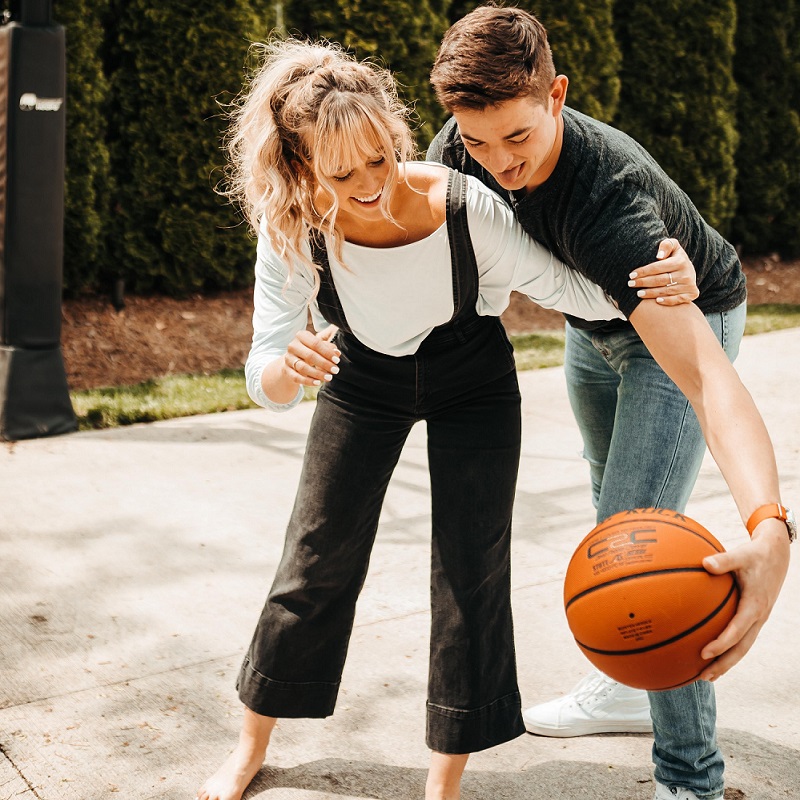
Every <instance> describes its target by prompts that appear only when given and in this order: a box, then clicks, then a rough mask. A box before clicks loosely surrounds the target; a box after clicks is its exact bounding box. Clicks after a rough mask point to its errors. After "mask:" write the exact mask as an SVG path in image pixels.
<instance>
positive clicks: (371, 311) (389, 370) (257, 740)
mask: <svg viewBox="0 0 800 800" xmlns="http://www.w3.org/2000/svg"><path fill="white" fill-rule="evenodd" d="M405 115H406V111H405V109H404V107H403V106H402V105H401V104H400V103H399V102H398V100H397V96H396V91H395V87H394V84H393V81H392V78H391V76H390V75H389V74H388V73H387V72H386V71H384V70H381V69H379V68H377V67H376V66H374V65H372V64H360V63H357V62H355V61H353V60H352V59H351V58H349V57H348V56H347V55H345V54H344V53H342V52H341V51H340V50H338V49H337V48H335V47H332V46H329V45H321V44H309V43H304V42H299V41H294V40H289V41H285V42H282V43H279V44H275V45H271V46H269V47H267V48H266V58H265V60H264V64H263V67H262V68H261V70H260V71H259V72H258V74H257V75H256V76H255V78H254V80H253V81H252V83H251V85H250V87H249V90H248V91H247V93H246V94H245V95H244V97H243V100H242V102H241V103H240V104H239V105H238V107H237V109H236V112H235V115H234V120H233V124H232V128H231V135H230V138H229V142H228V146H229V154H230V156H231V160H232V165H233V169H232V176H231V187H230V194H231V196H232V197H233V198H234V199H236V200H237V201H238V202H240V203H241V204H242V206H243V209H244V212H245V214H246V216H247V218H248V219H249V221H250V223H251V224H252V226H253V228H254V229H255V230H256V231H258V232H259V242H258V259H257V265H256V287H255V314H254V336H253V346H252V349H251V352H250V356H249V358H248V361H247V368H246V375H247V383H248V389H249V391H250V394H251V396H252V397H253V399H254V400H256V402H258V403H260V404H261V405H263V406H265V407H267V408H272V409H275V410H282V409H288V408H290V407H292V406H293V405H294V404H296V403H297V402H299V400H300V398H301V396H302V386H303V385H314V384H316V385H319V386H321V387H322V390H321V391H320V393H319V396H318V399H317V404H316V409H315V412H314V416H313V420H312V423H311V428H310V431H309V434H308V442H307V448H306V455H305V460H304V465H303V471H302V476H301V479H300V487H299V490H298V494H297V499H296V501H295V506H294V510H293V512H292V516H291V520H290V522H289V527H288V531H287V535H286V545H285V550H284V554H283V558H282V560H281V563H280V566H279V567H278V571H277V575H276V577H275V580H274V583H273V586H272V589H271V591H270V594H269V597H268V599H267V602H266V606H265V608H264V610H263V612H262V615H261V619H260V621H259V623H258V626H257V628H256V631H255V635H254V637H253V640H252V643H251V645H250V649H249V651H248V654H247V656H246V658H245V660H244V664H243V666H242V669H241V671H240V674H239V679H238V691H239V696H240V699H241V700H242V702H243V704H244V706H245V709H244V722H243V726H242V730H241V734H240V739H239V744H238V746H237V748H236V749H235V750H234V752H233V754H232V755H231V756H230V757H229V758H228V760H227V761H226V762H225V763H224V764H223V766H222V767H221V768H220V770H219V771H218V772H217V773H216V774H215V775H213V776H212V777H211V778H210V779H209V780H208V781H207V782H206V783H205V785H204V786H203V788H202V789H200V791H199V792H198V798H200V800H232V799H235V800H238V798H240V797H241V795H242V793H243V792H244V790H245V788H246V786H247V785H248V783H249V782H250V781H251V780H252V779H253V777H254V775H255V774H256V772H257V771H258V769H259V767H260V766H261V764H262V762H263V759H264V756H265V752H266V748H267V744H268V742H269V737H270V733H271V731H272V729H273V727H274V725H275V722H276V719H277V718H279V717H325V716H328V715H330V714H331V713H332V712H333V709H334V705H335V701H336V695H337V692H338V688H339V682H340V677H341V672H342V668H343V664H344V658H345V653H346V650H347V645H348V640H349V637H350V633H351V629H352V625H353V618H354V613H355V603H356V599H357V597H358V594H359V592H360V590H361V587H362V584H363V581H364V576H365V573H366V569H367V563H368V559H369V555H370V551H371V548H372V544H373V540H374V536H375V531H376V528H377V524H378V516H379V514H380V509H381V504H382V502H383V497H384V493H385V491H386V487H387V484H388V482H389V478H390V477H391V474H392V471H393V469H394V467H395V464H396V463H397V460H398V458H399V455H400V450H401V448H402V446H403V443H404V441H405V439H406V437H407V435H408V433H409V431H410V429H411V427H412V426H413V425H414V423H415V422H417V421H419V420H425V421H426V423H427V429H428V456H429V468H430V475H431V493H432V517H433V520H432V522H433V525H432V527H433V548H432V582H431V583H432V599H431V604H432V627H431V655H430V674H429V686H428V704H427V709H428V726H427V727H428V745H429V746H430V748H431V750H432V751H433V754H432V759H431V768H430V772H429V776H428V781H427V786H426V797H427V798H428V800H433V798H456V797H458V793H459V784H460V779H461V774H462V772H463V769H464V766H465V764H466V761H467V758H468V754H469V753H471V752H474V751H477V750H482V749H485V748H488V747H492V746H494V745H496V744H500V743H501V742H505V741H507V740H509V739H511V738H513V737H516V736H518V735H519V734H521V733H522V732H523V731H524V727H523V724H522V719H521V711H520V698H519V693H518V689H517V679H516V666H515V661H514V646H513V640H512V625H511V607H510V596H509V535H510V528H511V509H512V504H513V499H514V490H515V484H516V476H517V469H518V462H519V449H520V410H519V390H518V386H517V379H516V373H515V370H514V358H513V352H512V348H511V345H510V343H509V342H508V339H507V337H506V335H505V333H504V331H503V328H502V326H501V324H500V322H499V320H498V315H499V314H500V313H501V312H502V311H503V310H504V309H505V307H506V305H507V304H508V300H509V293H510V292H511V291H512V290H514V289H516V290H519V291H522V292H524V293H526V294H528V295H529V296H530V297H531V298H533V299H534V300H535V301H536V302H538V303H540V304H541V305H543V306H546V307H549V308H557V309H559V310H561V311H565V312H569V313H576V314H580V315H582V316H584V317H588V318H591V319H615V318H620V317H621V314H620V312H619V311H618V310H617V308H616V307H615V306H614V305H613V304H612V303H611V302H609V301H608V299H607V298H606V296H605V295H604V293H603V292H602V291H601V290H600V289H599V288H598V287H597V286H596V285H594V284H592V283H590V282H589V281H587V280H586V279H584V278H583V277H582V276H581V275H579V274H578V273H575V272H572V271H570V270H568V269H566V268H565V267H564V266H563V265H562V264H561V263H560V262H558V261H556V260H555V259H553V257H552V256H551V255H550V253H549V252H547V251H546V250H544V249H543V248H541V247H540V246H539V245H537V244H536V243H535V242H534V241H533V240H532V239H530V238H529V237H528V236H527V235H526V234H525V233H524V232H523V231H522V230H521V229H520V228H519V227H518V226H517V225H516V224H515V223H514V219H513V214H512V213H511V212H510V210H509V209H508V208H507V207H506V205H505V204H504V203H503V202H502V201H501V200H500V199H499V198H498V197H497V196H496V195H494V194H493V193H492V192H491V191H490V190H488V189H486V188H485V187H484V186H483V185H482V184H481V183H480V182H479V181H477V180H475V179H473V178H465V177H464V176H462V175H460V174H459V173H456V172H453V171H452V170H449V169H447V168H445V167H442V166H439V165H433V164H425V163H419V162H413V161H411V160H410V158H411V156H412V154H413V146H412V140H411V134H410V131H409V128H408V125H407V123H406V119H405ZM662 249H664V250H665V251H666V249H667V248H666V246H665V247H663V248H662ZM668 272H671V273H672V276H671V278H670V281H669V282H670V283H673V286H672V287H671V288H670V289H669V290H667V291H669V292H671V293H672V294H673V295H674V294H676V293H678V292H680V293H685V291H686V285H685V283H684V281H685V280H686V279H687V278H688V280H689V283H691V281H692V279H693V268H692V265H691V263H690V262H688V260H687V259H685V257H684V256H683V255H682V254H679V255H678V256H675V257H670V258H668V259H666V260H665V261H663V262H661V263H660V264H654V265H650V266H649V267H647V268H645V269H644V270H640V273H641V274H643V275H645V276H648V280H652V283H653V284H655V285H658V284H662V285H663V284H664V283H667V280H666V273H668ZM658 275H661V276H663V277H662V279H658V278H656V277H655V276H658ZM664 291H665V290H664V289H655V290H651V291H648V294H649V295H650V296H658V295H662V296H663V297H668V295H667V294H664ZM667 302H670V300H667ZM309 308H310V309H311V311H312V315H313V317H314V319H315V322H316V323H317V329H318V330H319V329H320V328H324V326H325V325H326V324H329V325H331V326H335V327H328V328H325V330H323V332H322V333H319V334H313V333H310V332H308V331H307V330H306V321H307V313H308V309H309Z"/></svg>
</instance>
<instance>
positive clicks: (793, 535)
mask: <svg viewBox="0 0 800 800" xmlns="http://www.w3.org/2000/svg"><path fill="white" fill-rule="evenodd" d="M786 527H787V528H788V529H789V540H790V541H792V542H793V541H795V539H797V520H796V519H795V517H794V511H792V509H791V508H787V509H786Z"/></svg>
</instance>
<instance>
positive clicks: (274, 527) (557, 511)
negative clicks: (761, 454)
mask: <svg viewBox="0 0 800 800" xmlns="http://www.w3.org/2000/svg"><path fill="white" fill-rule="evenodd" d="M798 364H800V330H792V331H782V332H775V333H770V334H763V335H760V336H756V337H748V338H746V339H745V342H744V344H743V347H742V355H741V357H740V359H739V362H738V368H739V371H740V373H741V374H742V376H743V378H744V380H745V382H746V383H747V385H748V386H749V388H750V389H751V391H752V393H753V394H754V396H755V398H756V400H757V402H758V404H759V406H760V408H761V410H762V413H763V415H764V417H765V419H766V421H767V424H768V427H769V428H770V431H771V433H772V436H773V439H774V441H775V446H776V450H777V455H778V461H779V467H780V471H781V474H782V488H783V495H784V500H785V502H787V503H789V504H794V506H795V507H798V506H800V400H798V398H800V378H798V373H797V365H798ZM521 381H522V386H523V395H524V399H525V422H524V436H525V440H524V450H523V464H522V473H521V480H520V485H519V493H518V504H517V512H516V523H515V543H514V572H513V585H514V604H515V613H516V628H517V637H518V651H519V668H520V685H521V688H522V692H523V697H524V701H525V703H526V704H532V703H534V702H538V701H541V700H544V699H548V698H550V697H551V696H555V695H556V694H558V693H560V692H564V691H566V690H568V689H569V688H570V687H571V685H572V684H573V683H574V682H575V681H576V680H577V679H578V678H580V677H581V676H582V675H584V674H585V673H586V672H587V669H588V665H587V662H586V661H585V660H584V659H583V657H582V655H581V654H580V653H579V652H578V650H577V648H576V647H575V645H574V643H573V642H572V640H571V638H570V636H569V633H568V631H567V628H566V624H565V621H564V617H563V610H562V608H561V603H560V592H561V580H562V576H563V569H564V567H565V564H566V561H567V559H568V556H569V554H570V553H571V551H572V549H573V548H574V546H575V544H576V542H577V541H578V540H579V538H581V537H582V536H583V535H584V533H585V532H587V531H588V530H589V529H590V528H591V527H592V525H593V510H592V508H591V505H590V500H589V490H588V475H587V469H586V467H585V465H584V463H583V462H582V460H581V459H580V457H579V454H578V453H579V437H578V433H577V430H576V428H575V425H574V422H573V420H572V417H571V413H570V411H569V409H568V406H567V401H566V394H565V389H564V381H563V372H562V370H561V369H558V368H556V369H549V370H540V371H536V372H526V373H522V374H521ZM312 410H313V404H304V405H303V406H301V407H300V408H299V409H297V410H295V411H294V412H292V413H289V414H284V415H276V414H270V413H268V412H265V411H244V412H237V413H229V414H219V415H214V416H207V417H198V418H190V419H182V420H175V421H170V422H166V423H157V424H150V425H137V426H133V427H129V428H124V429H117V430H112V431H98V432H90V433H79V434H72V435H68V436H62V437H58V438H54V439H41V440H35V441H29V442H20V443H17V444H5V445H0V514H1V515H2V516H1V517H0V520H1V521H2V522H1V527H0V648H1V649H0V800H10V799H11V798H14V800H34V798H40V799H41V800H100V799H101V798H110V799H111V800H134V798H135V800H147V799H148V798H169V800H173V799H175V800H177V799H178V798H187V799H190V798H193V797H194V790H195V788H196V787H197V786H198V785H199V784H200V783H201V782H202V780H203V779H204V778H205V777H206V775H207V774H209V773H210V772H211V771H213V770H214V769H216V767H217V765H218V763H219V762H220V761H221V760H222V758H223V757H224V756H225V755H226V754H227V752H228V750H229V749H230V747H231V746H232V745H233V742H234V740H235V736H236V733H237V730H238V723H239V706H238V700H237V698H236V695H235V691H234V686H233V684H234V678H235V674H236V671H237V669H238V666H239V663H240V659H241V656H242V652H243V650H244V647H245V646H246V645H247V643H248V642H249V638H250V634H251V632H252V628H253V625H254V624H255V621H256V617H257V615H258V613H259V610H260V608H261V605H262V603H263V599H264V595H265V593H266V590H267V588H268V585H269V583H270V580H271V576H272V573H273V570H274V568H275V565H276V562H277V560H278V558H279V556H280V552H281V544H282V537H283V530H284V526H285V524H286V521H287V518H288V515H289V512H290V510H291V505H292V501H293V496H294V491H295V487H296V483H297V478H298V473H299V467H300V462H301V458H302V453H303V446H304V434H305V431H306V429H307V425H308V420H309V418H310V415H311V413H312ZM428 505H429V496H428V488H427V475H426V459H425V449H424V429H423V428H421V427H419V426H418V428H417V429H415V432H414V433H413V435H412V437H411V439H410V440H409V442H408V445H407V447H406V449H405V451H404V455H403V458H402V461H401V464H400V466H399V468H398V470H397V472H396V475H395V479H394V481H393V484H392V486H391V488H390V491H389V495H388V499H387V502H386V505H385V509H384V515H383V518H382V526H381V529H380V531H379V535H378V544H377V546H376V548H375V552H374V556H373V561H372V568H371V571H370V575H369V578H368V582H367V586H366V588H365V590H364V593H363V596H362V599H361V601H360V605H359V610H358V617H357V621H356V623H357V624H356V629H355V632H354V636H353V641H352V645H351V648H350V656H349V660H348V664H347V668H346V671H345V676H344V682H343V686H342V690H341V694H340V699H339V705H338V708H337V712H336V714H335V715H334V716H333V717H331V718H329V719H327V720H324V721H286V722H283V723H282V724H281V725H280V726H279V728H278V730H277V731H276V734H275V735H274V738H273V743H272V746H271V751H270V753H269V755H268V761H267V764H268V766H267V767H265V768H264V769H262V771H261V773H259V775H258V776H257V778H256V780H255V782H254V784H253V786H252V788H251V789H250V790H249V791H248V793H247V795H246V797H248V798H264V800H297V799H299V798H303V799H304V800H316V799H318V798H333V799H335V800H348V798H358V799H360V798H375V799H376V800H395V799H397V800H401V799H402V800H410V799H411V798H421V797H422V796H423V786H424V779H425V771H426V766H427V759H428V753H427V750H426V748H425V745H424V697H425V679H426V669H427V663H426V662H427V628H428V612H427V602H428V601H427V591H428V589H427V587H428V549H429V517H428ZM689 512H690V513H692V514H693V515H694V516H696V517H697V518H698V519H699V520H700V521H701V522H703V523H704V524H706V525H707V527H709V528H710V529H711V530H712V531H713V532H714V533H715V534H716V535H717V536H718V537H719V538H720V539H721V540H722V541H723V542H724V543H725V544H726V545H728V546H734V545H735V544H737V543H738V542H741V541H743V540H744V538H745V537H746V533H745V531H744V528H743V526H742V525H741V524H740V522H739V521H738V516H737V513H736V511H735V508H734V504H733V501H732V500H731V498H730V496H729V494H728V492H727V489H726V487H725V484H724V482H723V481H722V479H721V477H720V475H719V473H718V471H717V469H716V466H715V465H714V463H713V461H712V460H711V459H710V458H707V459H706V462H705V464H704V467H703V471H702V475H701V478H700V481H699V483H698V486H697V489H696V492H695V495H694V499H693V501H692V504H691V506H690V509H689ZM795 547H800V544H798V545H795ZM798 555H799V554H798V552H797V550H795V553H794V560H793V562H792V566H791V569H790V574H789V578H788V579H787V583H786V585H785V587H784V591H783V593H782V595H781V598H780V600H779V602H778V605H777V606H776V608H775V611H774V613H773V616H772V618H771V620H770V622H769V624H768V625H767V627H766V628H765V629H764V631H763V632H762V635H761V637H760V638H759V641H758V642H757V644H756V646H755V647H754V649H753V650H752V651H751V653H750V654H749V655H748V657H747V658H746V659H745V660H744V661H743V662H742V663H741V664H740V665H739V666H738V668H737V669H736V670H735V671H734V672H732V673H731V674H730V675H728V676H726V677H725V678H724V679H723V680H721V681H720V682H719V684H718V699H719V707H720V712H719V727H720V738H721V742H722V745H723V747H724V750H725V751H726V753H727V755H728V764H729V770H728V782H729V787H731V789H735V790H739V791H738V792H736V791H731V792H729V796H730V797H731V798H734V799H737V800H739V799H740V798H748V800H778V798H781V799H785V798H797V797H800V637H798V634H797V627H796V626H797V611H796V610H797V608H798V606H800V558H798ZM650 745H651V741H650V738H649V737H648V736H615V735H608V736H595V737H588V738H581V739H571V740H558V739H544V738H538V737H533V736H530V735H525V736H523V737H520V738H518V739H517V740H515V741H513V742H511V743H509V744H506V745H504V746H502V747H499V748H496V749H494V750H491V751H487V752H484V753H480V754H477V755H476V756H474V757H473V758H472V760H471V762H470V766H469V769H468V773H467V777H466V778H465V781H464V792H463V797H464V798H465V800H472V799H474V798H493V799H495V800H505V799H506V798H507V799H508V800H545V799H549V798H566V799H567V800H573V799H574V800H579V799H582V798H592V799H594V798H597V799H602V800H649V799H650V798H652V795H653V784H652V777H651V769H650V755H649V754H650Z"/></svg>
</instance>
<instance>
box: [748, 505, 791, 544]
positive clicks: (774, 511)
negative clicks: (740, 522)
mask: <svg viewBox="0 0 800 800" xmlns="http://www.w3.org/2000/svg"><path fill="white" fill-rule="evenodd" d="M770 517H775V518H776V519H782V520H783V521H784V522H785V521H786V509H785V508H784V507H783V506H782V505H781V504H780V503H767V504H766V505H763V506H759V507H758V508H757V509H756V510H755V511H754V512H753V513H752V514H751V515H750V519H748V520H747V525H745V527H746V528H747V532H748V533H749V534H750V535H751V536H752V535H753V531H754V530H755V529H756V526H757V525H758V524H759V523H761V522H763V521H764V520H765V519H770Z"/></svg>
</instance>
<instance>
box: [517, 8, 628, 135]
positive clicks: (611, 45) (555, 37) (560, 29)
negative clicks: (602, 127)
mask: <svg viewBox="0 0 800 800" xmlns="http://www.w3.org/2000/svg"><path fill="white" fill-rule="evenodd" d="M537 9H538V13H537V11H536V10H534V8H531V9H529V10H531V11H533V12H534V13H536V14H537V16H538V17H539V19H540V20H541V21H542V23H543V24H544V26H545V27H546V28H547V33H548V38H549V40H550V47H551V48H552V50H553V60H554V61H555V66H556V72H559V73H564V74H565V75H567V77H568V78H569V81H570V83H569V91H568V94H567V105H569V106H571V107H572V108H574V109H577V110H578V111H582V112H583V113H584V114H588V115H589V116H590V117H595V118H596V119H599V120H601V121H602V122H611V121H612V119H613V118H614V115H615V114H616V111H617V107H618V104H619V93H620V78H619V70H620V62H621V60H622V56H621V53H620V49H619V46H618V44H617V40H616V36H615V34H614V13H613V12H614V2H613V0H593V2H587V1H586V0H547V2H542V3H540V4H537Z"/></svg>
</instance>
